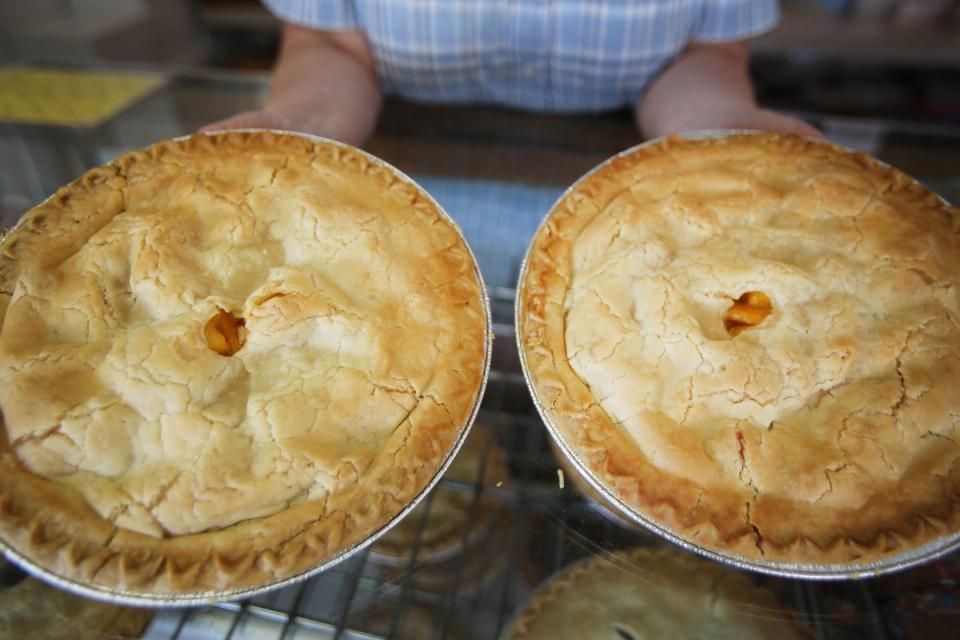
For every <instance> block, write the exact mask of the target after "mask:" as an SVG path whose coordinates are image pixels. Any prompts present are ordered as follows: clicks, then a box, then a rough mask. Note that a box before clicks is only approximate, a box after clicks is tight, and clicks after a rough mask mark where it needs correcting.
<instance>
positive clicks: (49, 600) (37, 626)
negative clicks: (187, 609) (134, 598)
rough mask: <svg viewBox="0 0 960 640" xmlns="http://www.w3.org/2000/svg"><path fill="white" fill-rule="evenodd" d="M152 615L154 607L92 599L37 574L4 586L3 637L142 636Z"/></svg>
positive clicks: (0, 603) (0, 593)
mask: <svg viewBox="0 0 960 640" xmlns="http://www.w3.org/2000/svg"><path fill="white" fill-rule="evenodd" d="M151 618H153V611H152V610H150V609H137V608H134V607H122V606H119V605H116V604H109V603H106V602H97V601H95V600H88V599H87V598H81V597H80V596H75V595H73V594H72V593H68V592H66V591H63V590H61V589H55V588H53V587H51V586H48V585H46V584H44V583H43V582H40V581H39V580H35V579H34V578H25V579H23V580H21V581H20V582H19V583H17V584H16V585H14V586H12V587H10V588H9V589H3V590H0V638H16V639H17V640H61V639H62V640H74V639H75V638H105V639H107V638H109V639H110V640H121V639H122V638H140V637H141V634H142V633H143V631H144V628H145V627H146V626H147V624H148V623H149V622H150V620H151Z"/></svg>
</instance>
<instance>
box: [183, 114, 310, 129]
mask: <svg viewBox="0 0 960 640" xmlns="http://www.w3.org/2000/svg"><path fill="white" fill-rule="evenodd" d="M227 129H282V130H284V131H303V132H304V133H314V132H313V131H305V128H304V127H303V126H302V125H298V123H296V122H294V121H293V119H291V118H288V117H286V116H282V115H279V114H276V113H269V112H267V111H264V110H262V109H257V110H254V111H244V112H242V113H238V114H236V115H233V116H230V117H229V118H224V119H223V120H217V121H216V122H211V123H210V124H208V125H204V126H202V127H200V129H199V132H200V133H212V132H214V131H226V130H227Z"/></svg>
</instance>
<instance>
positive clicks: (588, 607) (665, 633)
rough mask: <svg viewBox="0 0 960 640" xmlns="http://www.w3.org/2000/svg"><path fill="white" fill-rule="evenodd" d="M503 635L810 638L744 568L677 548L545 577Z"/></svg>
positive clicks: (644, 550)
mask: <svg viewBox="0 0 960 640" xmlns="http://www.w3.org/2000/svg"><path fill="white" fill-rule="evenodd" d="M505 637H506V638H507V640H538V639H540V638H543V639H544V640H546V639H550V640H561V639H564V638H570V639H571V640H572V639H574V638H577V639H579V638H596V639H598V640H600V639H604V640H606V639H609V640H631V639H635V640H641V639H642V638H743V639H747V638H757V639H758V640H759V639H761V638H783V640H788V639H790V640H792V639H794V638H812V637H815V636H814V635H813V633H812V632H811V631H810V630H809V629H808V628H806V627H802V626H800V625H799V624H798V623H797V622H796V620H795V619H794V616H793V615H792V614H791V613H790V612H789V611H787V610H786V609H784V608H783V607H781V606H780V604H779V603H778V602H777V598H776V597H775V596H774V594H773V593H772V592H771V591H769V590H767V589H765V588H763V587H759V586H755V585H753V584H752V583H751V582H750V580H749V579H748V578H747V577H746V576H745V575H744V574H741V573H737V572H736V571H733V570H730V569H726V568H724V567H722V566H721V565H718V564H715V563H711V562H708V561H706V560H703V559H700V558H697V557H696V556H693V555H691V554H687V553H681V552H678V551H676V550H674V549H667V548H660V549H652V548H648V547H638V548H635V549H630V550H620V551H617V552H614V553H611V554H609V555H602V556H593V557H591V558H587V559H585V560H581V561H580V562H577V563H575V564H572V565H570V566H568V567H565V568H564V569H563V570H561V571H560V572H559V573H558V574H556V575H555V576H553V577H551V578H550V579H549V580H547V582H545V583H544V584H543V585H542V586H541V587H540V588H538V589H537V591H536V592H535V593H534V595H533V597H532V598H531V599H530V601H529V602H527V604H526V605H525V606H524V608H523V610H522V611H520V613H519V614H518V615H517V617H516V619H515V621H514V623H513V625H512V626H511V627H510V629H509V630H508V633H507V634H506V636H505Z"/></svg>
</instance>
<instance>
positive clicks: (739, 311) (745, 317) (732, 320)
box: [723, 291, 773, 336]
mask: <svg viewBox="0 0 960 640" xmlns="http://www.w3.org/2000/svg"><path fill="white" fill-rule="evenodd" d="M771 311H773V305H772V304H771V303H770V298H768V297H767V295H766V294H765V293H763V292H762V291H747V292H746V293H744V294H743V295H742V296H740V297H739V298H737V299H736V300H734V301H733V304H732V305H730V308H729V309H727V313H726V314H724V316H723V326H724V328H726V330H727V333H729V334H730V335H731V336H735V335H738V334H739V333H740V332H741V331H743V330H744V329H749V328H751V327H755V326H757V325H758V324H760V323H761V322H763V321H764V320H765V319H766V317H767V316H768V315H770V312H771Z"/></svg>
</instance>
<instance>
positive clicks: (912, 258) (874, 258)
mask: <svg viewBox="0 0 960 640" xmlns="http://www.w3.org/2000/svg"><path fill="white" fill-rule="evenodd" d="M958 232H960V215H958V209H957V208H955V207H951V206H949V205H947V204H945V203H944V202H943V201H941V200H940V199H938V198H937V197H936V195H935V194H933V193H932V192H931V191H929V190H928V189H926V188H925V187H923V186H921V185H919V184H918V183H916V182H915V181H914V180H912V179H911V178H909V177H908V176H906V175H904V174H902V173H900V172H899V171H896V170H895V169H892V168H890V167H887V166H885V165H882V164H880V163H878V162H876V161H874V160H872V159H870V158H869V157H868V156H865V155H863V154H859V153H855V152H851V151H848V150H844V149H841V148H839V147H835V146H832V145H829V144H825V143H818V142H813V141H808V140H805V139H802V138H798V137H795V136H789V135H783V134H775V133H770V134H740V135H733V136H731V137H726V138H722V139H716V138H715V139H707V140H698V141H695V140H686V139H681V138H668V139H666V140H665V141H662V142H660V143H657V144H653V145H647V146H643V147H640V148H638V149H636V150H634V151H632V152H631V153H628V154H625V155H623V156H620V157H617V158H615V159H613V160H612V161H611V162H609V163H608V164H606V165H605V166H603V167H602V168H600V169H599V170H598V171H596V172H594V173H592V174H590V175H588V176H587V177H586V178H585V179H583V180H582V181H581V182H579V183H578V184H577V185H576V186H575V188H574V189H572V191H571V192H570V193H569V194H567V195H566V196H565V197H564V198H563V199H562V200H561V201H560V202H559V203H558V204H557V205H556V206H555V208H554V209H553V210H552V212H551V213H550V215H549V217H548V219H547V220H546V221H545V223H544V225H543V226H542V227H541V229H540V231H539V232H538V234H537V236H536V237H535V239H534V241H533V244H532V246H531V249H530V253H529V257H528V266H527V269H526V271H525V274H524V277H523V280H522V282H521V292H520V297H519V300H518V317H519V336H520V342H521V349H522V353H523V355H524V358H525V366H526V367H527V371H528V373H529V375H530V378H531V382H532V386H533V389H534V392H535V394H536V396H537V397H538V399H539V401H540V402H541V404H542V406H543V408H544V411H545V412H546V414H548V416H549V418H550V420H551V422H552V423H553V424H554V426H555V427H556V430H557V432H558V436H559V438H560V440H561V442H562V444H563V446H564V448H565V449H567V450H568V451H570V452H572V454H573V455H574V456H575V457H576V458H577V459H578V461H579V462H580V464H581V465H582V466H584V467H585V469H586V470H587V471H588V472H589V473H590V474H591V475H592V476H593V477H594V478H595V479H596V480H597V481H598V482H600V483H601V484H602V485H603V486H604V487H606V488H607V489H608V490H609V491H610V492H611V493H612V494H614V495H615V496H617V497H618V498H619V500H620V502H621V503H622V504H623V505H624V506H625V507H626V508H628V509H630V510H631V511H634V512H635V513H637V514H640V515H641V516H643V517H645V518H646V519H648V520H650V521H653V522H655V523H657V524H658V525H659V526H661V527H663V528H666V529H668V530H670V531H672V532H673V533H674V534H676V535H679V536H681V537H683V538H685V539H686V540H688V541H690V542H692V543H694V544H696V545H698V546H701V547H706V548H709V549H712V550H715V551H721V552H725V553H728V554H733V555H737V556H740V557H742V558H747V559H751V560H763V561H773V562H787V563H810V564H824V563H829V564H834V563H851V562H868V561H873V560H877V559H881V558H884V557H888V556H889V555H890V554H896V553H899V552H902V551H904V550H906V549H908V548H911V547H914V546H916V545H919V544H921V543H925V542H927V541H931V540H933V539H935V538H937V537H940V536H943V535H945V534H947V533H953V532H956V531H957V530H958V528H960V514H958V505H960V501H958V497H957V494H958V491H960V446H958V442H960V440H958V439H960V433H958V427H960V394H958V393H957V389H958V383H960V298H958V293H960V292H958V288H957V287H958V282H960V236H958Z"/></svg>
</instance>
